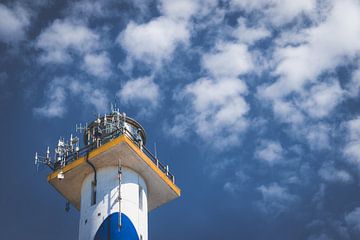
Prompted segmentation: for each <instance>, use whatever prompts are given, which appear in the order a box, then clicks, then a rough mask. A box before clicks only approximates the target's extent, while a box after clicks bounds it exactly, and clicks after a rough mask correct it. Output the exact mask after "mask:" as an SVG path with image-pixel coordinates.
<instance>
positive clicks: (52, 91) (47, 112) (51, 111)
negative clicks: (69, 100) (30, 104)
mask: <svg viewBox="0 0 360 240" xmlns="http://www.w3.org/2000/svg"><path fill="white" fill-rule="evenodd" d="M65 82H67V79H66V78H55V79H54V80H52V81H51V82H50V84H49V86H48V88H47V89H46V101H45V104H44V105H43V106H42V107H38V108H35V109H34V113H35V114H37V115H39V116H43V117H48V118H53V117H62V116H63V115H64V114H65V112H66V104H65V102H66V95H67V94H66V92H67V91H66V89H65V85H66V84H65Z"/></svg>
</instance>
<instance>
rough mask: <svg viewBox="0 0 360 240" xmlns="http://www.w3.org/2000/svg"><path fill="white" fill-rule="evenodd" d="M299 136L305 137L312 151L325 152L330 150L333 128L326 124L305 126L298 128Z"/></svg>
mask: <svg viewBox="0 0 360 240" xmlns="http://www.w3.org/2000/svg"><path fill="white" fill-rule="evenodd" d="M298 130H299V134H300V136H301V135H304V136H305V139H306V140H307V141H308V144H309V146H310V148H311V149H314V150H316V149H317V150H325V149H330V147H331V146H330V136H329V134H330V133H331V127H330V126H328V125H327V124H325V123H321V122H319V123H317V124H304V126H302V127H301V128H299V127H298Z"/></svg>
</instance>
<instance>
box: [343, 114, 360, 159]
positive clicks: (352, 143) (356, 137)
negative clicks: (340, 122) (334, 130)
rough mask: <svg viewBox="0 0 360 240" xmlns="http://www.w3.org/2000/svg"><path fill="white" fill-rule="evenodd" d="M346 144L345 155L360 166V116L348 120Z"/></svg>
mask: <svg viewBox="0 0 360 240" xmlns="http://www.w3.org/2000/svg"><path fill="white" fill-rule="evenodd" d="M345 125H346V130H347V136H346V144H345V147H344V150H343V152H344V155H345V156H346V157H347V158H348V159H349V160H350V161H352V162H353V163H355V164H356V165H358V166H360V118H359V117H358V118H355V119H352V120H350V121H348V122H346V124H345Z"/></svg>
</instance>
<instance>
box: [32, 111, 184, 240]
mask: <svg viewBox="0 0 360 240" xmlns="http://www.w3.org/2000/svg"><path fill="white" fill-rule="evenodd" d="M76 130H77V131H80V132H81V133H82V138H83V147H80V138H78V137H73V136H72V135H71V137H70V139H69V140H68V141H66V140H65V139H63V138H60V139H59V141H58V144H57V146H56V148H55V151H54V155H53V157H52V156H51V155H52V154H51V153H50V149H49V147H48V149H47V151H46V155H45V156H43V157H42V156H39V155H38V154H37V153H36V154H35V163H36V164H37V165H38V164H45V165H47V166H48V167H49V168H50V169H51V173H50V174H49V175H48V177H47V180H48V182H49V183H50V184H51V185H52V186H53V187H54V188H55V189H56V190H57V191H58V192H59V193H60V194H61V195H62V196H63V197H64V198H65V199H66V201H67V202H68V204H71V205H72V206H74V207H75V208H76V209H77V210H79V211H80V220H79V240H89V239H95V240H103V239H104V240H105V239H111V240H115V239H126V240H147V239H148V213H149V212H150V211H152V210H153V209H155V208H158V207H160V206H162V205H163V204H165V203H167V202H169V201H171V200H173V199H175V198H177V197H179V196H180V189H179V187H177V186H176V184H175V177H174V175H173V174H172V173H171V172H170V170H169V166H168V165H165V164H163V163H161V162H160V161H159V160H158V158H157V156H156V155H153V154H152V153H151V152H150V151H149V150H148V148H147V147H146V134H145V130H144V128H143V127H142V126H141V125H140V124H139V123H138V122H137V121H136V120H134V119H132V118H130V117H128V116H127V115H126V114H125V113H121V112H120V111H119V109H116V107H112V108H111V112H110V113H109V114H105V115H102V116H98V117H97V118H96V119H95V120H94V121H92V122H90V123H89V124H85V125H84V126H83V125H77V126H76Z"/></svg>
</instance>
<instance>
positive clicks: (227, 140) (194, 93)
mask: <svg viewBox="0 0 360 240" xmlns="http://www.w3.org/2000/svg"><path fill="white" fill-rule="evenodd" d="M246 93H247V88H246V85H245V83H244V82H242V81H241V80H239V79H233V78H224V79H221V80H218V81H215V80H212V79H207V78H201V79H198V80H197V81H195V82H194V83H191V84H188V85H187V86H186V87H185V88H184V90H183V91H182V92H181V94H180V95H181V97H182V100H184V99H185V100H186V102H188V103H189V104H190V105H189V106H188V107H187V109H186V113H185V114H184V115H183V114H180V116H178V117H177V120H178V121H177V122H175V124H174V126H175V128H176V131H175V130H174V129H173V128H171V129H170V132H175V133H177V134H178V135H180V136H183V135H184V134H183V133H182V132H183V131H184V129H187V130H188V128H189V127H191V128H192V129H191V130H193V131H195V132H196V134H198V135H199V136H200V137H201V138H202V139H203V140H205V141H207V142H209V143H210V144H211V143H212V144H214V147H217V148H218V149H222V148H225V147H228V146H231V145H236V144H238V143H239V141H240V133H242V132H243V131H244V130H245V129H246V128H247V126H248V121H247V120H246V118H245V115H246V114H247V112H248V110H249V106H248V104H247V103H246V101H245V99H244V95H245V94H246ZM179 125H180V126H181V127H179ZM179 130H181V131H180V132H179ZM213 137H217V139H218V141H217V142H216V143H215V142H213V141H212V140H211V139H213Z"/></svg>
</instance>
